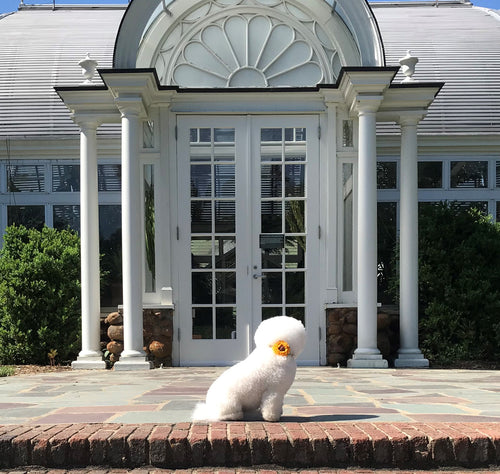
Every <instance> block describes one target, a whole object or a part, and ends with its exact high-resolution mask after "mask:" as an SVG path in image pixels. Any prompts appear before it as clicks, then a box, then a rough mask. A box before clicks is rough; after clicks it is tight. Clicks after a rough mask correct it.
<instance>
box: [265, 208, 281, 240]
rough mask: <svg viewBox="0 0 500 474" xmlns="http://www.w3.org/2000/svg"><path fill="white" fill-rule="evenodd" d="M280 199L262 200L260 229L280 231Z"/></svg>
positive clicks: (268, 231)
mask: <svg viewBox="0 0 500 474" xmlns="http://www.w3.org/2000/svg"><path fill="white" fill-rule="evenodd" d="M282 206H283V204H282V201H263V202H262V204H261V231H262V233H263V234H267V233H280V232H281V231H282V230H283V229H282V220H283V219H282V212H283V211H282Z"/></svg>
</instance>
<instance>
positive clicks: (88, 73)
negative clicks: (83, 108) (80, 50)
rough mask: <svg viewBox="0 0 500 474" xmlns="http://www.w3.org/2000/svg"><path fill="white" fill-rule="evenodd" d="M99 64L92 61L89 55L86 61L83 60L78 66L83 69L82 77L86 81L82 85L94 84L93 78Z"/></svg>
mask: <svg viewBox="0 0 500 474" xmlns="http://www.w3.org/2000/svg"><path fill="white" fill-rule="evenodd" d="M98 64H99V63H98V62H97V61H96V60H95V59H90V54H89V53H87V56H86V57H85V59H82V60H81V61H80V62H79V63H78V65H79V66H80V67H81V68H82V76H83V77H84V78H85V81H83V82H82V84H92V78H93V77H94V74H95V70H96V68H97V65H98Z"/></svg>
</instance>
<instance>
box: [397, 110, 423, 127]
mask: <svg viewBox="0 0 500 474" xmlns="http://www.w3.org/2000/svg"><path fill="white" fill-rule="evenodd" d="M424 117H425V114H424V113H422V112H421V111H418V112H415V113H409V114H404V115H400V116H399V119H398V123H399V125H401V126H402V127H405V126H412V125H418V123H419V122H420V121H421V120H422V119H423V118H424Z"/></svg>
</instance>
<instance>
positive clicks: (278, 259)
mask: <svg viewBox="0 0 500 474" xmlns="http://www.w3.org/2000/svg"><path fill="white" fill-rule="evenodd" d="M282 265H283V251H282V249H262V268H264V269H266V268H281V267H282Z"/></svg>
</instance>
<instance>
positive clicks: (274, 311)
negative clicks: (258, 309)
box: [262, 306, 283, 321]
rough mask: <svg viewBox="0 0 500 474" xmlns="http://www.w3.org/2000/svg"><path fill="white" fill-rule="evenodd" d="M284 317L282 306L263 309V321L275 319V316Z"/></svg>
mask: <svg viewBox="0 0 500 474" xmlns="http://www.w3.org/2000/svg"><path fill="white" fill-rule="evenodd" d="M282 315H283V307H282V306H274V307H269V306H265V307H264V308H262V321H264V320H265V319H269V318H274V317H275V316H282Z"/></svg>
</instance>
